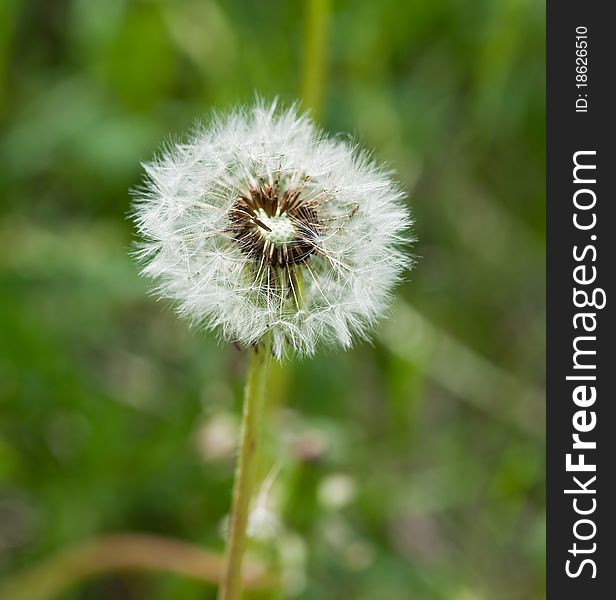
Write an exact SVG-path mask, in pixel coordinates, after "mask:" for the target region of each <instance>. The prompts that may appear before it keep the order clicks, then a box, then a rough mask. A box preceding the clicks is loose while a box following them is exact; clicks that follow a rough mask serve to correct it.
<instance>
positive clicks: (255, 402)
mask: <svg viewBox="0 0 616 600" xmlns="http://www.w3.org/2000/svg"><path fill="white" fill-rule="evenodd" d="M270 363H271V353H270V350H269V347H267V346H266V345H265V344H261V345H260V346H258V347H257V348H255V349H254V350H253V351H252V353H251V357H250V365H249V367H248V376H247V380H246V387H245V388H244V408H243V416H242V430H241V436H240V449H239V456H238V460H237V467H236V471H235V482H234V488H233V504H232V508H231V516H230V520H229V534H228V538H227V549H226V566H225V574H224V578H223V581H222V585H221V587H220V590H219V593H218V600H238V599H239V598H240V597H241V593H242V577H241V570H242V558H243V556H244V550H245V548H246V525H247V523H248V515H249V511H250V502H251V500H252V496H253V493H254V492H253V490H254V486H255V479H256V472H257V464H258V462H257V458H258V449H259V438H260V433H261V431H260V430H261V421H262V416H263V410H264V401H265V382H266V378H267V373H268V370H269V366H270Z"/></svg>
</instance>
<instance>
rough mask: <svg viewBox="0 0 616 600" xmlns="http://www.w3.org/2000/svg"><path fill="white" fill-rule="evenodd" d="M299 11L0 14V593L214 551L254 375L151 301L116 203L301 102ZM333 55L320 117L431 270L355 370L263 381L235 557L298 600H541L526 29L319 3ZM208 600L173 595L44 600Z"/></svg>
mask: <svg viewBox="0 0 616 600" xmlns="http://www.w3.org/2000/svg"><path fill="white" fill-rule="evenodd" d="M306 14H307V8H306V5H305V3H304V2H288V1H286V2H285V1H284V0H277V1H272V2H257V1H254V2H249V1H247V0H246V1H240V0H232V1H229V2H222V1H220V2H216V1H214V0H176V1H171V0H167V1H166V0H142V1H129V0H53V1H52V0H29V1H26V0H3V1H2V2H1V3H0V91H1V93H0V127H1V131H2V135H1V138H0V203H1V205H0V206H1V212H0V579H1V578H5V579H7V580H8V578H10V577H14V576H15V574H16V573H19V572H24V571H25V570H28V569H31V568H32V567H33V566H34V565H37V564H39V563H40V562H41V561H44V560H47V559H49V558H51V557H52V556H54V555H55V554H57V553H58V552H59V551H61V550H62V549H65V548H68V547H71V546H72V545H73V544H75V543H78V542H81V541H82V540H86V539H91V538H95V537H96V536H99V535H102V534H106V533H111V532H145V533H156V534H161V535H165V536H170V537H173V538H179V539H182V540H185V541H188V542H192V543H195V544H196V545H198V546H201V547H204V548H209V549H211V550H213V551H217V552H220V551H221V550H222V539H221V535H220V528H221V521H222V520H223V518H224V516H225V514H226V512H227V510H228V507H229V502H230V490H231V483H232V475H233V442H234V439H235V435H236V430H237V423H238V418H239V410H240V405H241V389H242V382H243V373H244V367H245V356H244V355H242V353H240V352H239V351H238V350H236V349H235V348H233V347H227V346H221V345H217V344H216V342H215V341H213V339H212V337H211V336H209V335H204V334H202V333H199V332H194V331H190V330H189V329H188V328H187V326H186V325H185V323H183V322H181V321H179V320H178V319H177V318H176V317H175V316H174V314H173V310H172V309H171V307H170V306H169V305H168V304H166V303H164V302H156V301H155V300H154V299H152V298H151V297H150V296H149V295H148V293H147V282H145V281H143V280H142V279H140V278H139V276H138V268H137V266H136V265H135V264H134V262H133V261H132V260H131V258H130V257H129V256H128V251H129V249H130V246H131V243H132V241H133V236H134V233H133V231H132V228H131V224H130V222H128V221H127V219H126V214H127V211H128V210H129V202H130V201H129V196H128V191H127V190H128V189H129V188H130V187H131V186H134V185H136V184H137V183H138V182H139V179H140V176H141V174H140V166H139V162H140V161H144V160H148V159H149V158H150V157H151V156H152V154H153V153H154V152H155V151H156V150H157V148H158V147H159V144H160V143H161V141H162V140H164V139H165V138H167V136H168V135H169V134H170V133H171V134H180V133H182V132H183V131H185V130H186V129H187V128H189V127H190V125H191V124H192V123H193V121H194V120H195V119H196V118H198V117H200V116H202V115H203V114H207V112H208V111H209V110H210V109H211V108H213V107H214V108H217V109H224V108H225V107H228V106H231V105H234V104H236V103H238V102H243V101H251V100H252V99H253V98H254V95H255V92H258V93H259V94H261V95H263V96H265V97H266V98H272V97H274V96H276V95H278V96H279V97H280V98H281V99H282V100H283V101H284V102H290V101H293V100H295V99H296V98H299V97H301V94H302V88H303V86H304V84H303V83H302V82H303V81H304V78H305V75H304V73H305V72H306V60H307V59H306V51H305V47H306V43H305V39H306V29H307V28H306ZM328 32H329V35H328V39H327V40H323V41H322V42H319V43H318V44H317V48H316V49H317V50H318V51H321V52H322V53H323V56H324V60H325V63H326V67H327V68H326V76H325V79H324V81H323V90H322V91H323V102H322V110H321V111H320V121H321V123H322V124H323V125H324V126H325V127H326V128H327V129H329V130H331V131H344V132H350V133H352V134H353V135H355V136H357V137H358V138H359V139H360V141H361V143H362V144H363V145H364V146H367V147H369V148H374V149H375V156H376V157H377V158H379V159H381V160H385V161H387V162H389V164H390V165H391V166H392V167H393V168H395V169H396V170H397V172H398V173H399V177H400V178H401V180H402V182H403V184H404V185H405V187H406V188H407V189H408V190H409V196H410V198H409V204H410V206H411V207H412V209H413V211H414V215H415V217H416V221H417V225H416V233H417V235H418V237H419V242H418V244H417V245H416V248H415V252H416V254H417V255H418V256H419V257H420V260H419V262H418V264H417V267H416V269H415V270H414V272H413V273H412V274H411V276H410V277H409V281H407V282H406V283H405V284H404V285H403V286H402V287H401V289H400V291H399V294H398V297H399V301H398V302H397V303H396V305H395V307H394V309H393V311H392V315H391V318H390V319H389V320H388V321H387V322H384V323H383V325H382V327H380V328H379V331H378V333H377V335H376V336H375V341H374V344H372V345H370V344H360V345H359V346H357V347H356V348H355V349H353V350H352V351H350V352H348V353H335V352H322V353H321V354H319V355H318V356H317V357H316V358H314V359H312V360H305V361H302V362H300V363H296V364H293V365H291V366H290V368H289V369H288V370H287V371H286V372H285V373H282V372H281V371H276V372H275V373H274V377H273V380H272V388H271V402H272V404H273V407H272V409H271V414H270V417H269V425H268V428H269V432H268V443H269V452H270V454H271V455H272V456H276V457H278V458H277V460H276V464H275V468H274V470H273V471H272V476H275V477H274V484H273V487H272V489H271V491H270V494H269V496H268V502H269V504H268V506H269V507H270V508H271V511H272V513H273V514H274V515H275V516H276V518H277V519H278V520H279V524H278V527H277V529H276V530H275V532H274V536H273V538H272V539H269V540H265V541H262V542H261V543H260V544H259V545H258V546H257V547H256V548H255V549H254V550H253V553H256V555H257V557H259V556H260V557H261V558H262V559H263V558H264V557H266V556H268V555H272V554H276V553H278V554H279V555H280V556H281V557H282V558H281V559H280V563H281V566H280V568H281V570H282V572H283V577H284V581H285V585H286V589H287V592H286V594H287V596H288V597H294V598H299V599H301V600H313V599H315V600H326V599H340V598H345V599H346V598H353V599H358V600H374V599H377V598H378V599H380V598H383V599H386V600H398V599H400V600H403V599H404V600H406V599H418V600H433V599H434V600H440V599H443V600H445V599H446V600H539V599H541V598H544V597H545V584H544V568H545V560H544V551H545V536H544V534H545V531H544V528H545V521H544V498H545V489H544V460H543V451H544V435H543V432H544V415H543V385H544V383H543V374H544V319H545V314H544V252H545V239H544V226H545V220H544V218H545V214H544V206H545V203H544V173H545V156H544V154H545V143H544V128H545V118H544V100H545V89H544V43H545V40H544V6H543V3H542V2H535V1H533V0H477V1H475V2H465V1H463V0H431V1H427V0H424V1H407V0H379V1H378V2H375V1H373V0H335V2H333V6H332V14H331V16H330V20H329V25H328ZM308 47H309V52H313V53H314V52H315V48H314V47H313V48H312V49H311V50H310V46H309V45H308ZM308 60H309V59H308ZM309 92H310V90H309ZM313 92H314V93H315V94H316V95H318V90H316V91H315V90H313ZM265 533H267V531H265ZM214 597H215V588H214V587H213V586H212V585H209V584H207V583H203V582H199V581H195V580H191V579H188V578H182V577H177V576H174V575H170V574H162V573H161V574H158V573H147V574H144V573H126V574H109V575H106V576H103V577H100V578H98V579H96V580H94V581H88V582H84V583H82V584H80V585H77V586H74V587H72V588H71V589H70V590H67V591H66V592H65V593H64V594H63V595H62V596H61V598H65V599H66V600H86V599H88V600H94V599H96V600H107V599H118V600H141V599H146V598H147V599H153V600H169V599H181V600H193V599H195V600H196V599H197V598H199V599H204V598H214ZM266 597H268V596H266ZM271 597H274V596H273V595H272V596H271ZM27 598H28V600H30V598H29V597H27ZM32 598H34V596H32ZM3 600H4V598H3ZM8 600H13V599H8Z"/></svg>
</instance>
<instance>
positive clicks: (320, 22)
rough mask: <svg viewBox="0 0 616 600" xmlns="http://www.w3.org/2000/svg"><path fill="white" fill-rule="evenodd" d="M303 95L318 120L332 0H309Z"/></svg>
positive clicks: (307, 105)
mask: <svg viewBox="0 0 616 600" xmlns="http://www.w3.org/2000/svg"><path fill="white" fill-rule="evenodd" d="M307 5H308V6H307V15H306V33H305V42H304V78H303V83H302V85H303V89H302V96H303V98H304V104H305V106H306V108H308V109H310V110H311V111H312V116H313V118H314V119H315V120H318V118H319V113H320V111H321V102H322V98H323V87H324V83H325V67H326V59H327V30H328V21H329V12H330V0H307Z"/></svg>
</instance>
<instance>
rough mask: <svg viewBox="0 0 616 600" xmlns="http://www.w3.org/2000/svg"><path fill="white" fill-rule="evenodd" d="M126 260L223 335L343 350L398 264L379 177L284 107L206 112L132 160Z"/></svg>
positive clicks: (365, 159) (403, 253) (380, 305)
mask: <svg viewBox="0 0 616 600" xmlns="http://www.w3.org/2000/svg"><path fill="white" fill-rule="evenodd" d="M144 169H145V172H146V178H145V181H144V184H143V185H142V186H141V188H140V189H139V190H137V191H135V193H134V198H135V203H134V219H135V222H136V225H137V229H138V232H139V234H140V236H141V238H142V243H141V244H140V245H139V247H138V250H137V255H138V257H139V258H140V259H141V261H142V264H143V269H142V273H143V274H144V275H146V276H148V277H151V278H153V279H154V280H155V281H156V282H157V287H156V289H155V291H156V293H157V294H158V295H159V296H161V297H165V298H169V299H171V300H173V301H175V303H176V306H177V310H178V312H179V313H180V314H181V315H183V316H185V317H187V318H189V319H190V320H191V321H192V322H193V323H195V324H198V325H203V326H205V327H207V328H209V329H212V330H214V331H217V332H218V333H219V334H220V335H221V336H222V337H223V338H225V339H227V340H230V341H234V342H238V343H240V344H242V345H245V346H249V345H255V344H258V343H259V342H260V341H262V340H263V339H264V338H265V337H266V336H267V337H268V338H269V340H270V344H271V348H272V351H273V353H274V355H275V356H276V357H278V358H281V357H283V356H285V355H286V354H288V353H289V352H296V353H299V354H312V353H314V351H315V349H316V347H317V344H318V343H319V342H323V343H329V344H336V345H339V346H343V347H349V346H350V345H351V343H352V341H353V339H355V338H357V337H363V338H366V337H367V336H368V335H369V333H370V331H371V329H372V328H373V326H374V324H375V323H376V321H377V320H378V319H379V318H380V317H381V316H383V314H384V312H385V310H386V308H387V306H388V303H389V301H390V297H391V291H392V288H393V286H394V285H395V284H396V283H397V282H398V281H399V279H400V278H401V276H402V274H403V272H404V270H405V269H407V268H408V267H410V265H411V260H410V258H409V256H408V252H407V249H408V245H409V243H410V242H411V241H412V240H411V235H410V233H409V228H410V225H411V218H410V215H409V212H408V209H407V208H406V207H405V205H404V203H403V199H404V193H403V192H402V190H401V189H400V187H399V186H398V184H397V183H396V182H395V180H394V179H393V178H392V176H391V173H389V172H388V171H386V170H384V169H383V168H382V167H381V166H380V165H378V164H376V163H375V162H374V161H373V160H372V159H371V158H370V156H369V155H368V154H367V153H366V152H364V151H362V150H360V149H358V148H357V147H356V146H354V145H352V144H351V143H350V142H348V141H345V140H343V139H340V138H335V137H328V136H327V135H325V134H324V133H323V132H322V131H321V130H319V129H318V128H317V127H316V126H315V125H314V123H313V122H312V121H311V120H310V119H309V117H308V116H306V115H304V114H301V113H299V112H298V111H297V109H296V108H293V107H292V108H289V109H284V110H283V109H278V108H277V107H276V103H273V104H269V105H268V104H264V103H263V102H258V103H257V104H256V105H255V106H253V107H251V108H249V109H239V110H236V111H234V112H232V113H230V114H229V115H226V116H225V115H220V116H216V117H214V118H213V119H212V120H211V122H210V123H209V124H207V125H202V126H199V127H197V128H196V129H195V130H194V132H193V133H192V135H191V136H190V138H189V139H188V140H187V141H185V142H178V143H174V144H169V145H168V146H167V147H166V148H165V149H164V150H163V151H162V152H161V154H160V155H159V156H158V157H157V158H155V159H154V160H152V161H151V162H149V163H147V164H145V165H144Z"/></svg>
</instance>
